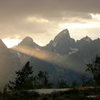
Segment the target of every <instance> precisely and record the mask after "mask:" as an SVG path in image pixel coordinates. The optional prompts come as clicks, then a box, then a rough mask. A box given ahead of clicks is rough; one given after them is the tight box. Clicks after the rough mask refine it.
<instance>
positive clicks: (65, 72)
mask: <svg viewBox="0 0 100 100" xmlns="http://www.w3.org/2000/svg"><path fill="white" fill-rule="evenodd" d="M99 54H100V39H99V38H98V39H96V40H91V38H90V37H88V36H86V37H84V38H82V39H81V40H78V41H75V40H74V39H72V38H71V37H70V34H69V31H68V30H67V29H65V30H63V31H61V32H60V33H59V34H58V35H57V36H56V37H55V38H54V40H51V41H50V43H49V44H47V45H46V46H44V47H41V46H39V45H38V44H36V43H35V42H34V41H33V39H32V38H31V37H26V38H24V39H23V40H22V41H21V43H19V44H18V45H17V46H15V47H13V48H10V49H8V48H7V47H6V46H5V45H4V43H3V42H2V40H0V57H1V61H0V74H1V75H0V76H2V77H1V78H0V82H1V83H5V84H6V82H7V81H8V80H9V79H11V78H13V77H12V76H14V72H15V70H18V69H19V68H22V66H23V65H24V64H25V63H26V62H27V61H30V63H31V65H32V66H33V70H34V73H35V74H36V73H37V72H38V71H39V70H42V71H46V72H48V75H49V80H50V81H51V82H54V83H56V82H57V81H59V80H65V81H67V82H68V83H69V84H70V83H72V82H73V81H78V82H81V77H82V76H84V77H88V76H87V74H86V72H85V69H86V64H87V63H89V62H90V61H91V60H93V59H94V57H95V56H96V55H99ZM6 77H7V78H6ZM1 80H4V81H1ZM1 83H0V84H1Z"/></svg>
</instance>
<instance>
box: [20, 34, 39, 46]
mask: <svg viewBox="0 0 100 100" xmlns="http://www.w3.org/2000/svg"><path fill="white" fill-rule="evenodd" d="M18 46H26V47H32V48H35V47H36V48H37V47H39V46H38V45H37V44H36V43H35V42H34V41H33V39H32V38H31V37H29V36H27V37H25V38H24V39H23V40H22V41H21V42H20V43H19V44H18Z"/></svg>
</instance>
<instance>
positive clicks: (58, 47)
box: [45, 29, 75, 54]
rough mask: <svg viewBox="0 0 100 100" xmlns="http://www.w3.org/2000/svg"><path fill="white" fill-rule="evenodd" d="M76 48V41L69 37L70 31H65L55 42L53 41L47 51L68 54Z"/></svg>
mask: <svg viewBox="0 0 100 100" xmlns="http://www.w3.org/2000/svg"><path fill="white" fill-rule="evenodd" d="M74 47H75V40H74V39H72V38H71V37H70V35H69V31H68V30H67V29H66V30H63V31H62V32H60V33H59V34H58V35H57V36H56V37H55V38H54V40H53V41H51V42H50V43H49V44H48V45H47V46H46V47H45V49H47V50H52V52H55V53H59V54H68V53H69V52H70V50H71V48H74Z"/></svg>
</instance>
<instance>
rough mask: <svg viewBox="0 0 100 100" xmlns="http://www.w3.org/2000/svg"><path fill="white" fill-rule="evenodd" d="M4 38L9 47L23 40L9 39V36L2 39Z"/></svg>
mask: <svg viewBox="0 0 100 100" xmlns="http://www.w3.org/2000/svg"><path fill="white" fill-rule="evenodd" d="M2 40H3V42H4V43H5V44H6V46H7V47H8V48H11V47H13V46H15V45H17V44H18V43H20V42H21V40H16V39H9V38H5V39H2Z"/></svg>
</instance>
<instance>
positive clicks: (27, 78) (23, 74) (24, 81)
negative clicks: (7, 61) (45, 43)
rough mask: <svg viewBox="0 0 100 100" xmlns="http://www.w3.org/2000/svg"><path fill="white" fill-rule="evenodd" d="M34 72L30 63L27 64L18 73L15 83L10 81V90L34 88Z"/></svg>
mask: <svg viewBox="0 0 100 100" xmlns="http://www.w3.org/2000/svg"><path fill="white" fill-rule="evenodd" d="M32 82H33V71H32V66H30V63H29V62H27V63H26V64H25V66H24V67H23V68H22V69H21V70H19V71H17V72H16V78H15V80H14V81H9V84H8V87H9V89H10V90H22V89H31V88H33V83H32Z"/></svg>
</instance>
